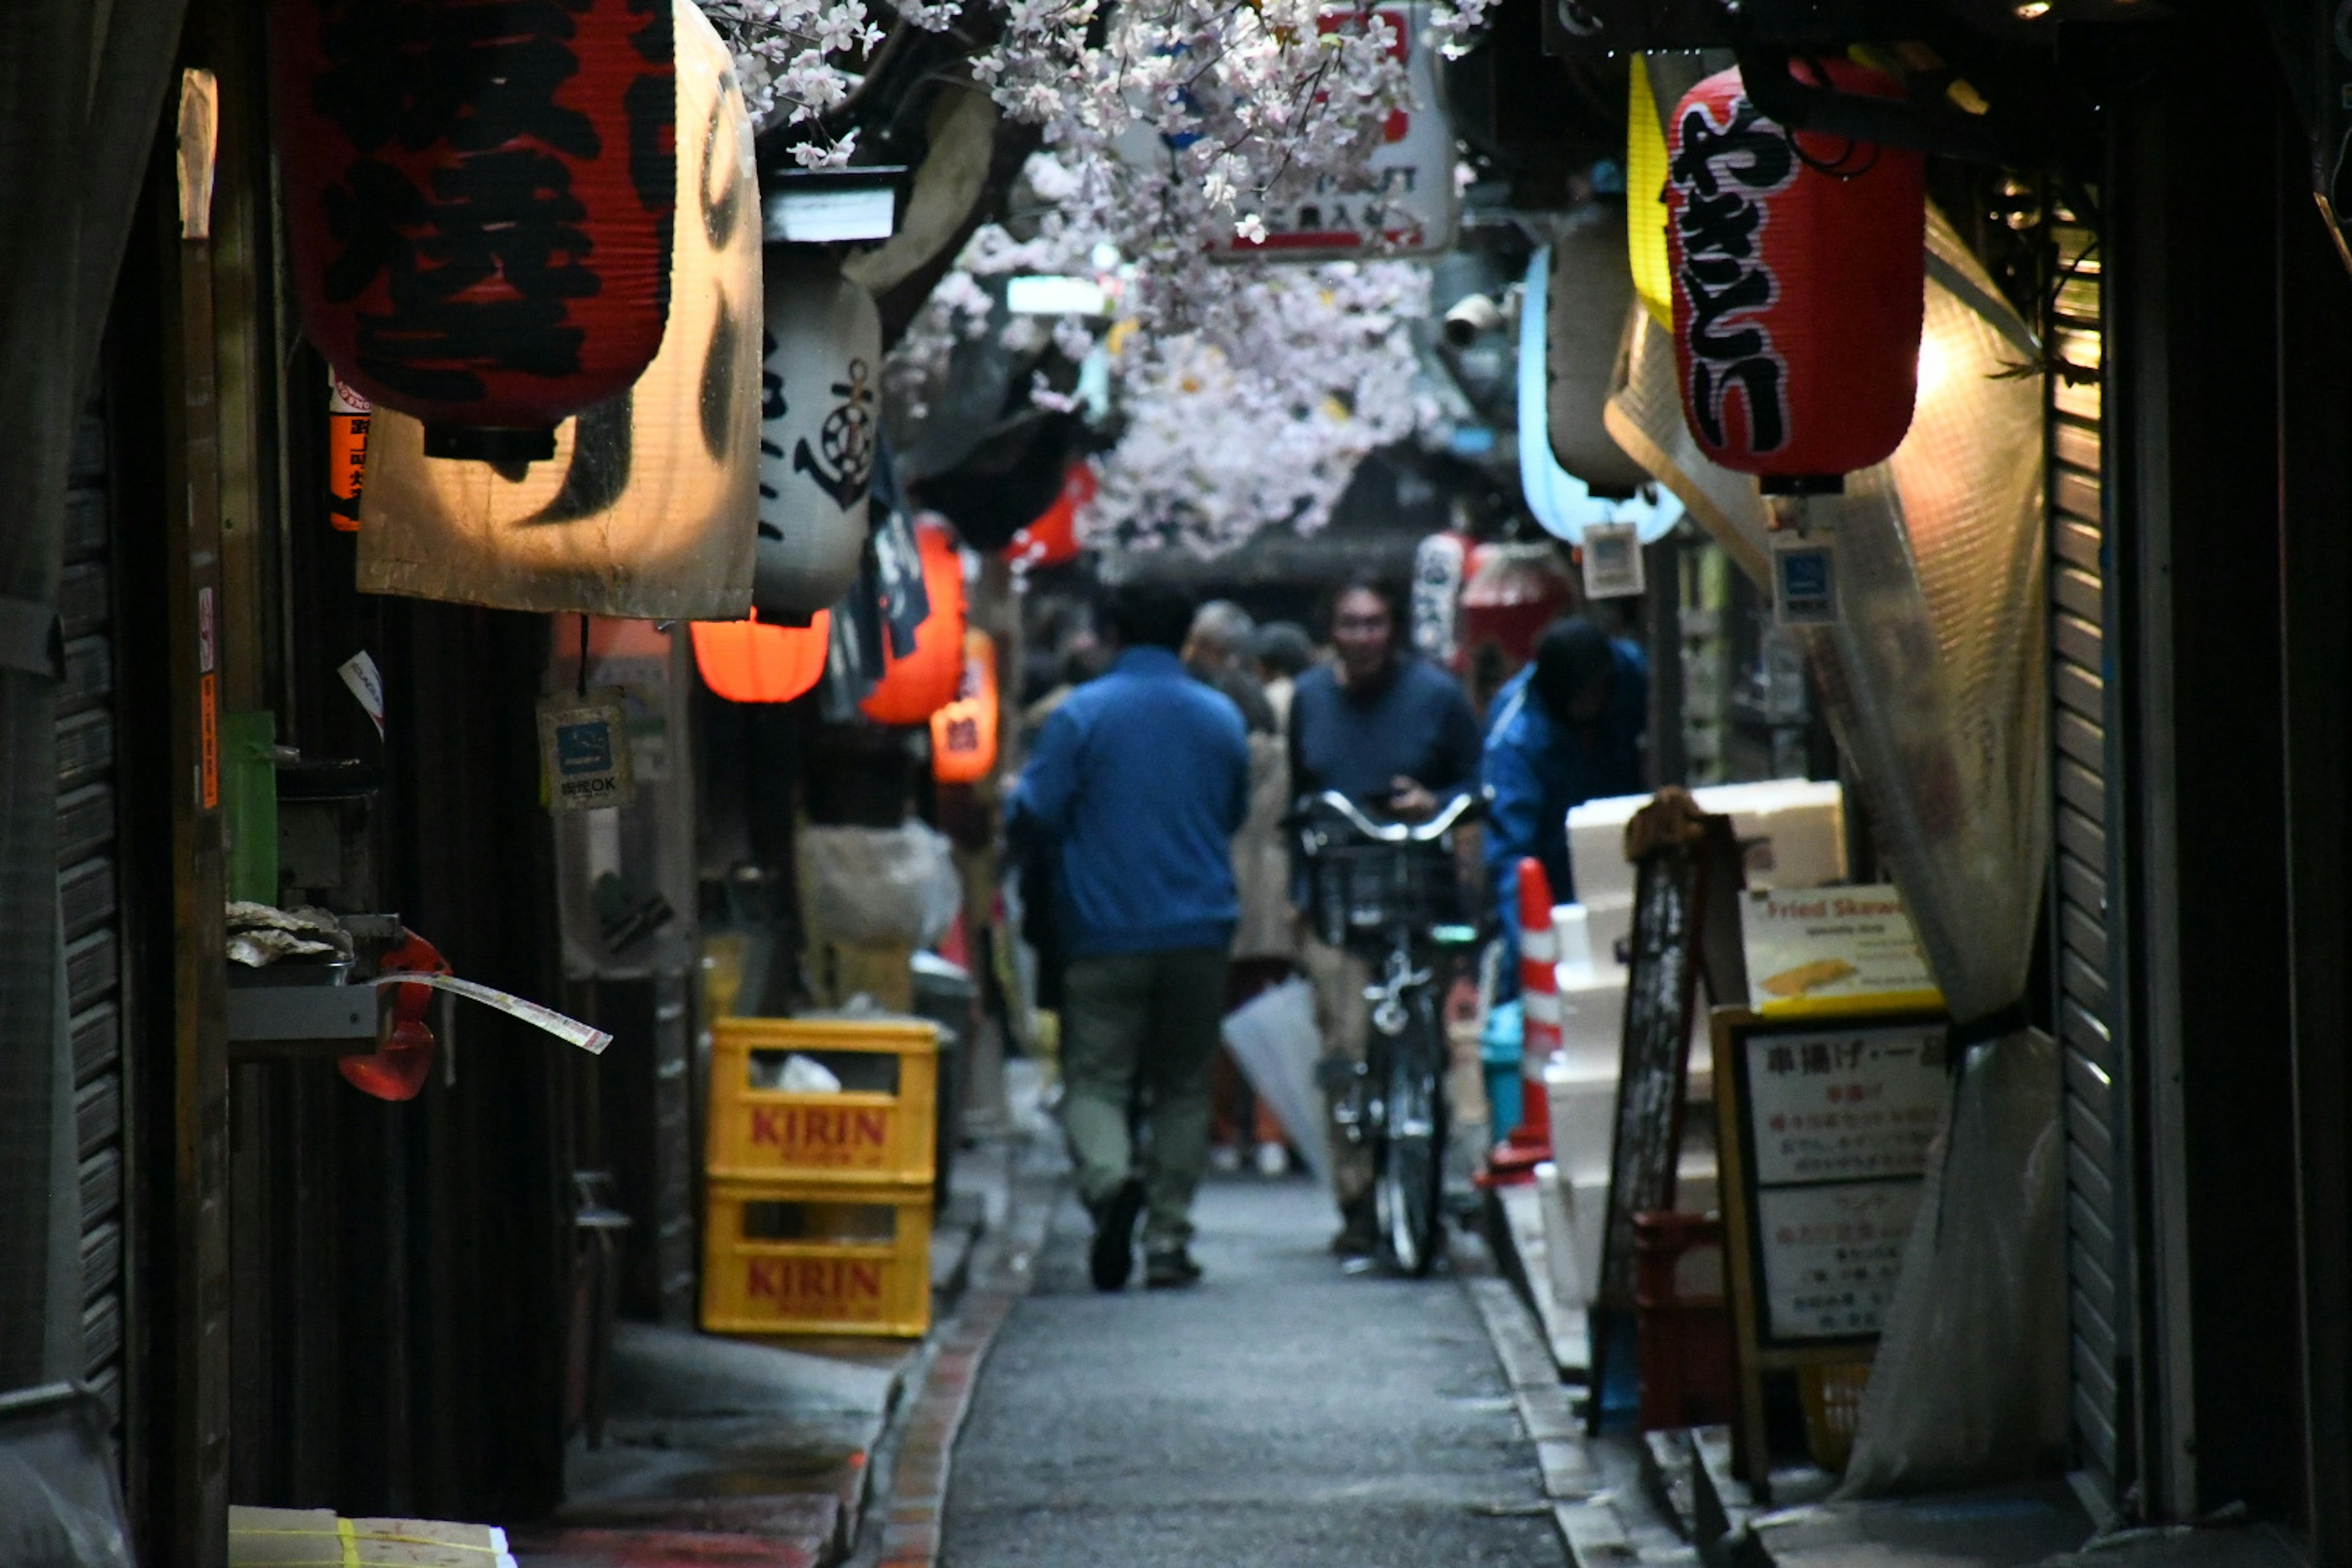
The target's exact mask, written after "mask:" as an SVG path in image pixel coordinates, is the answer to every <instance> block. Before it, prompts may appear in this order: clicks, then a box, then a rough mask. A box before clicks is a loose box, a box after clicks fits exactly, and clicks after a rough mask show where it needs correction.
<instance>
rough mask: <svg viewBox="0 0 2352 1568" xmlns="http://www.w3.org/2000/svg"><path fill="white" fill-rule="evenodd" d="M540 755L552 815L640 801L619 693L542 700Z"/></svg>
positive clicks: (548, 804)
mask: <svg viewBox="0 0 2352 1568" xmlns="http://www.w3.org/2000/svg"><path fill="white" fill-rule="evenodd" d="M539 752H540V766H541V776H543V777H544V778H545V779H546V781H547V809H548V810H550V811H553V812H565V811H594V810H598V809H600V808H602V807H604V806H614V805H628V804H629V802H631V801H632V800H635V798H636V794H637V790H636V775H635V773H634V772H633V771H632V770H631V768H630V766H629V724H628V716H627V714H626V713H625V712H624V711H623V710H622V706H621V698H620V694H619V693H618V692H592V693H591V694H589V695H588V696H585V697H572V696H562V697H547V698H541V700H540V704H539Z"/></svg>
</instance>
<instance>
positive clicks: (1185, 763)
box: [1007, 584, 1249, 1290]
mask: <svg viewBox="0 0 2352 1568" xmlns="http://www.w3.org/2000/svg"><path fill="white" fill-rule="evenodd" d="M1106 618H1107V620H1108V628H1107V629H1108V633H1109V635H1110V639H1111V641H1112V643H1113V644H1114V645H1115V647H1116V648H1117V651H1118V657H1117V658H1116V660H1115V661H1114V662H1113V663H1112V665H1111V667H1110V669H1109V671H1108V673H1107V674H1105V675H1103V676H1102V677H1100V678H1099V679H1095V680H1092V681H1089V682H1088V683H1087V684H1086V685H1084V686H1081V687H1079V688H1077V689H1076V690H1074V691H1072V692H1071V693H1070V695H1069V697H1068V698H1067V699H1066V700H1065V701H1063V703H1062V704H1061V705H1060V706H1059V707H1058V708H1056V709H1055V710H1054V714H1053V716H1052V717H1051V718H1049V719H1047V720H1046V721H1045V728H1044V730H1042V731H1040V732H1039V734H1038V736H1037V745H1036V749H1035V750H1034V752H1032V753H1031V755H1030V758H1029V763H1028V766H1027V767H1026V768H1024V770H1023V772H1022V774H1021V781H1020V783H1019V784H1016V785H1015V786H1014V788H1013V798H1012V800H1011V802H1010V804H1009V805H1008V808H1007V829H1008V832H1009V833H1010V834H1012V835H1013V837H1016V838H1023V837H1041V838H1043V839H1044V840H1045V841H1046V842H1047V843H1049V844H1050V845H1051V846H1052V848H1053V856H1052V858H1053V860H1054V861H1055V873H1056V874H1055V878H1054V881H1055V888H1054V897H1055V907H1056V910H1058V912H1059V913H1060V915H1061V929H1062V931H1063V933H1064V941H1065V945H1066V951H1067V952H1068V955H1069V956H1068V962H1067V963H1066V967H1065V969H1064V971H1063V979H1062V1075H1063V1081H1064V1084H1065V1090H1066V1092H1065V1096H1064V1099H1063V1102H1062V1125H1063V1130H1064V1131H1065V1132H1066V1134H1067V1135H1068V1138H1069V1142H1070V1152H1071V1155H1072V1157H1073V1159H1074V1160H1075V1161H1076V1165H1077V1188H1078V1195H1079V1196H1080V1197H1081V1198H1082V1199H1084V1200H1085V1202H1086V1205H1087V1209H1088V1211H1089V1212H1090V1213H1091V1214H1092V1215H1093V1216H1094V1222H1095V1240H1094V1248H1093V1253H1092V1257H1091V1259H1090V1268H1091V1273H1092V1275H1093V1278H1094V1282H1095V1286H1096V1288H1097V1289H1102V1290H1117V1289H1122V1288H1123V1287H1124V1286H1125V1285H1126V1284H1127V1281H1128V1279H1129V1276H1130V1275H1131V1274H1132V1273H1133V1271H1134V1268H1135V1251H1134V1248H1135V1226H1136V1221H1137V1219H1138V1218H1139V1217H1141V1216H1143V1215H1144V1214H1145V1210H1146V1209H1147V1207H1148V1209H1149V1217H1148V1218H1146V1219H1145V1223H1144V1232H1143V1247H1144V1283H1146V1284H1147V1285H1151V1286H1182V1285H1190V1284H1192V1283H1193V1282H1194V1281H1196V1280H1198V1279H1200V1277H1201V1269H1200V1267H1199V1265H1197V1264H1196V1263H1194V1262H1193V1261H1192V1251H1191V1242H1192V1197H1193V1194H1194V1192H1195V1191H1196V1190H1197V1189H1198V1188H1199V1186H1200V1182H1201V1170H1202V1165H1203V1164H1204V1163H1206V1161H1207V1159H1208V1152H1209V1063H1210V1059H1211V1057H1212V1056H1213V1053H1214V1052H1215V1050H1216V1047H1217V1041H1218V1026H1219V1024H1220V1023H1221V1022H1222V1021H1223V1015H1224V1008H1223V1002H1224V995H1225V962H1226V952H1227V951H1228V949H1229V948H1230V946H1231V944H1232V942H1233V934H1234V922H1235V921H1236V920H1237V918H1238V917H1239V915H1240V900H1239V899H1238V897H1237V896H1236V894H1235V891H1234V868H1233V858H1232V853H1233V837H1234V830H1235V829H1237V828H1239V827H1240V826H1241V825H1242V818H1243V816H1244V812H1245V810H1246V809H1247V806H1248V797H1249V744H1248V741H1247V739H1246V736H1245V734H1244V730H1243V727H1242V717H1241V714H1240V712H1239V710H1236V709H1235V708H1234V704H1233V703H1232V701H1231V700H1228V699H1226V698H1225V697H1223V696H1221V695H1219V694H1218V693H1217V692H1215V691H1213V690H1211V689H1208V688H1207V687H1205V686H1203V685H1202V683H1201V682H1199V681H1198V680H1195V679H1193V678H1192V676H1191V675H1190V674H1188V673H1187V672H1186V671H1185V668H1184V666H1183V664H1182V662H1181V660H1180V659H1179V658H1177V649H1178V648H1179V647H1181V646H1182V644H1183V642H1184V639H1185V636H1186V634H1187V633H1188V632H1189V631H1190V630H1191V627H1192V603H1191V601H1190V600H1189V599H1187V598H1186V597H1185V596H1184V595H1182V594H1181V593H1178V592H1177V591H1175V590H1174V589H1171V588H1167V587H1162V586H1158V585H1154V584H1124V585H1122V586H1120V587H1118V588H1117V589H1115V590H1114V591H1113V592H1112V594H1111V596H1110V601H1109V605H1108V615H1107V617H1106ZM1138 1114H1139V1115H1140V1119H1141V1120H1142V1121H1144V1122H1146V1123H1148V1125H1149V1131H1150V1141H1149V1142H1148V1144H1147V1146H1146V1149H1145V1152H1144V1154H1143V1157H1142V1160H1141V1165H1140V1169H1139V1168H1138V1162H1137V1158H1136V1147H1135V1140H1134V1134H1133V1123H1132V1121H1131V1120H1130V1119H1131V1118H1132V1117H1135V1116H1137V1115H1138Z"/></svg>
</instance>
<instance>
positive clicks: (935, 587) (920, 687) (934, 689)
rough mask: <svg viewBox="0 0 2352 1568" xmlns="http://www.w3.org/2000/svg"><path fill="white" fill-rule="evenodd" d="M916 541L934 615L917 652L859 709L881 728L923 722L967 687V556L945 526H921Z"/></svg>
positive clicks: (894, 662) (896, 665)
mask: <svg viewBox="0 0 2352 1568" xmlns="http://www.w3.org/2000/svg"><path fill="white" fill-rule="evenodd" d="M915 538H916V547H917V549H918V550H919V552H920V553H921V556H922V562H923V592H924V593H925V594H927V595H929V597H930V605H931V608H930V614H929V615H928V616H924V617H923V623H922V625H920V626H917V627H916V628H915V647H914V651H913V652H911V653H908V654H907V655H905V656H904V657H901V658H892V659H891V660H890V661H889V663H888V665H887V667H886V668H884V670H883V672H882V679H881V681H880V682H879V683H878V684H877V685H876V687H875V688H874V689H873V690H872V691H870V692H868V693H867V694H866V700H864V701H863V702H860V703H859V704H858V705H857V706H858V708H859V709H860V710H862V711H863V712H864V713H865V715H866V717H867V718H868V719H871V720H873V721H875V722H876V723H877V724H920V723H923V722H925V721H928V720H929V718H930V716H931V715H932V714H934V713H936V712H938V711H939V710H940V709H941V708H944V707H946V706H947V705H948V704H949V703H950V702H952V701H954V700H955V696H956V692H957V690H958V689H959V688H961V686H962V684H963V661H964V646H963V634H964V602H963V558H962V557H961V555H959V554H958V553H957V552H956V546H955V536H954V535H953V534H951V533H950V532H949V531H948V529H947V525H946V524H944V523H940V522H932V521H925V522H921V523H919V524H917V525H916V528H915Z"/></svg>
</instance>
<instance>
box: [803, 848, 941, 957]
mask: <svg viewBox="0 0 2352 1568" xmlns="http://www.w3.org/2000/svg"><path fill="white" fill-rule="evenodd" d="M800 863H801V875H802V877H803V878H804V879H806V881H807V896H808V903H809V914H810V916H811V917H812V918H813V919H814V921H815V922H816V923H817V925H818V926H819V927H820V928H821V929H822V930H823V931H824V933H825V935H827V936H829V937H832V938H834V939H835V940H836V941H840V942H875V943H882V942H905V943H908V945H910V946H914V947H929V946H930V945H931V944H932V943H933V942H937V941H939V940H940V938H941V937H942V936H944V935H945V934H946V933H947V929H948V927H949V926H950V925H951V924H953V923H954V921H955V918H956V914H957V911H959V910H961V909H962V907H963V882H962V879H961V878H960V877H958V876H957V874H956V868H955V853H954V851H953V850H952V849H951V848H950V846H949V844H948V841H947V837H946V836H945V835H943V834H941V833H940V832H939V831H938V830H936V829H934V828H932V827H930V826H928V825H926V824H924V823H920V822H908V823H903V824H901V825H900V826H897V827H804V828H803V829H801V836H800Z"/></svg>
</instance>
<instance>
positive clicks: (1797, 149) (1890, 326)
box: [1666, 59, 1927, 489]
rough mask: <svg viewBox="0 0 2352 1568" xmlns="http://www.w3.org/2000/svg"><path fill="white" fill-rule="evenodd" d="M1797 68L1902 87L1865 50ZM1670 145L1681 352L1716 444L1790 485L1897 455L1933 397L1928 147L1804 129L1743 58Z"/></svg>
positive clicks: (1861, 89)
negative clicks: (1753, 84)
mask: <svg viewBox="0 0 2352 1568" xmlns="http://www.w3.org/2000/svg"><path fill="white" fill-rule="evenodd" d="M1794 69H1795V70H1796V72H1797V73H1798V74H1799V75H1800V76H1801V78H1802V79H1805V80H1808V81H1811V82H1814V83H1816V84H1818V83H1819V81H1820V79H1821V74H1825V75H1826V76H1827V78H1828V81H1829V85H1830V86H1832V87H1833V88H1835V89H1838V90H1839V91H1842V92H1847V93H1857V94H1867V95H1870V96H1874V97H1883V98H1891V97H1896V96H1899V91H1898V89H1896V87H1895V84H1894V83H1893V82H1892V81H1890V80H1888V79H1886V78H1885V77H1884V76H1882V75H1880V74H1879V73H1878V72H1876V71H1874V70H1871V69H1868V68H1865V67H1863V66H1858V65H1854V64H1853V63H1852V62H1850V61H1847V60H1843V59H1831V60H1829V61H1827V62H1825V64H1824V65H1823V66H1822V68H1821V73H1820V74H1817V73H1816V72H1815V70H1814V69H1813V68H1810V67H1807V66H1803V65H1800V66H1798V67H1795V68H1794ZM1666 153H1667V167H1666V210H1667V214H1668V220H1669V221H1668V224H1667V229H1666V239H1667V248H1668V252H1669V257H1670V260H1671V264H1672V267H1673V272H1674V292H1675V361H1676V363H1677V365H1678V366H1679V369H1680V373H1681V381H1682V395H1683V415H1684V417H1685V418H1686V419H1687V420H1688V421H1689V422H1690V427H1691V432H1692V434H1693V435H1694V436H1696V437H1697V439H1698V444H1699V446H1700V447H1701V448H1703V449H1704V450H1705V451H1706V455H1707V456H1708V457H1710V458H1714V459H1715V460H1716V461H1717V462H1718V463H1720V464H1722V465H1723V466H1724V467H1725V468H1731V469H1734V470H1736V471H1738V472H1741V473H1749V474H1758V475H1761V476H1764V477H1765V478H1766V479H1768V481H1769V480H1780V481H1783V482H1784V485H1785V487H1786V488H1790V489H1804V488H1811V487H1808V486H1805V485H1802V484H1801V483H1798V482H1797V481H1803V480H1818V479H1827V478H1828V477H1830V476H1832V475H1838V474H1844V473H1849V472H1851V471H1853V469H1855V468H1868V467H1869V466H1870V465H1871V464H1873V463H1876V462H1880V461H1883V460H1884V459H1885V458H1886V457H1887V455H1888V454H1890V453H1892V452H1893V451H1894V450H1895V447H1897V446H1899V445H1900V444H1901V443H1902V440H1903V434H1904V432H1905V431H1906V430H1908V429H1909V428H1910V427H1911V405H1912V400H1913V398H1914V396H1915V395H1916V392H1917V383H1918V371H1919V331H1920V319H1921V313H1922V310H1923V308H1924V305H1923V301H1924V300H1925V296H1926V289H1927V278H1926V262H1925V259H1924V257H1925V250H1924V236H1925V232H1926V225H1927V192H1926V184H1925V174H1924V173H1923V163H1924V160H1923V159H1922V158H1921V156H1920V154H1918V153H1916V152H1912V151H1909V150H1907V149H1905V148H1901V147H1886V146H1879V145H1875V144H1873V143H1869V142H1853V141H1850V140H1848V139H1847V138H1845V137H1843V136H1835V135H1827V134H1823V133H1822V132H1804V133H1802V134H1800V135H1798V136H1795V137H1793V138H1792V137H1790V134H1789V133H1788V132H1786V131H1784V130H1783V129H1782V128H1781V127H1780V125H1779V124H1777V123H1776V122H1774V121H1770V120H1768V119H1766V118H1765V117H1764V115H1763V114H1762V112H1761V111H1760V110H1758V109H1757V107H1756V105H1755V103H1754V102H1753V101H1752V100H1750V99H1749V98H1748V93H1747V89H1745V87H1744V86H1743V85H1742V84H1741V81H1740V77H1739V73H1738V71H1737V70H1727V71H1724V72H1721V73H1720V74H1718V75H1716V76H1711V77H1709V78H1707V79H1706V80H1705V81H1703V82H1701V83H1699V84H1698V86H1696V87H1695V88H1693V89H1691V90H1690V91H1689V92H1688V93H1686V94H1685V95H1684V98H1683V100H1682V103H1681V104H1680V105H1679V106H1678V107H1677V108H1676V109H1675V120H1674V124H1673V126H1672V128H1671V129H1670V131H1669V133H1668V136H1667V143H1666ZM1775 488H1779V487H1775Z"/></svg>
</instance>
